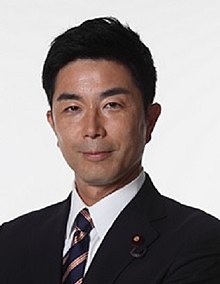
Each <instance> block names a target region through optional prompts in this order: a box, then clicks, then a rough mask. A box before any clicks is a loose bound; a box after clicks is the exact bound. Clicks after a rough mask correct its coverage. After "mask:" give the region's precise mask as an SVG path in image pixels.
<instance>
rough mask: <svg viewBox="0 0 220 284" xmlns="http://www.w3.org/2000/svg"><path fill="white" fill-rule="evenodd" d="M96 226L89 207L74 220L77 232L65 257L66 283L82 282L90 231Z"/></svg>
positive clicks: (64, 276) (64, 271) (64, 278)
mask: <svg viewBox="0 0 220 284" xmlns="http://www.w3.org/2000/svg"><path fill="white" fill-rule="evenodd" d="M92 228H94V225H93V222H92V219H91V216H90V214H89V211H88V209H86V208H85V209H83V210H81V211H80V212H79V214H78V215H77V217H76V219H75V222H74V230H75V233H74V235H73V241H72V246H71V248H70V249H69V251H68V253H67V254H66V256H65V257H64V259H63V279H62V283H64V284H80V283H82V280H83V275H84V269H85V265H86V260H87V256H88V250H89V241H90V237H89V233H90V231H91V230H92Z"/></svg>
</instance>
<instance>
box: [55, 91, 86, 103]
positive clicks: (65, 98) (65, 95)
mask: <svg viewBox="0 0 220 284" xmlns="http://www.w3.org/2000/svg"><path fill="white" fill-rule="evenodd" d="M81 99H82V97H81V96H79V95H76V94H68V93H62V94H61V95H59V97H58V98H57V101H58V102H59V101H68V100H77V101H80V100H81Z"/></svg>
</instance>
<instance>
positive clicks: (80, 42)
mask: <svg viewBox="0 0 220 284" xmlns="http://www.w3.org/2000/svg"><path fill="white" fill-rule="evenodd" d="M77 59H106V60H113V61H116V62H118V63H121V64H123V65H124V66H125V67H127V68H128V70H129V71H130V72H131V75H132V76H133V78H134V82H135V83H136V85H137V87H138V89H139V90H140V92H141V94H142V97H143V105H144V107H146V106H147V105H148V104H150V103H152V102H153V99H154V96H155V88H156V79H157V75H156V69H155V67H154V62H153V59H152V56H151V53H150V50H149V48H148V47H147V46H146V45H145V44H144V43H143V42H142V41H141V39H140V37H139V35H138V34H137V33H136V32H134V31H133V30H131V28H130V27H129V26H128V25H122V24H121V23H120V22H119V21H118V20H117V19H116V18H113V17H101V18H95V19H90V20H87V21H85V22H83V23H82V24H81V25H79V26H76V27H73V28H70V29H68V30H67V31H66V32H64V33H63V34H61V35H59V36H58V37H56V38H55V40H54V41H53V42H52V44H51V47H50V49H49V52H48V54H47V57H46V60H45V62H44V66H43V73H42V82H43V88H44V90H45V92H46V94H47V98H48V102H49V105H50V106H51V107H52V102H53V94H54V88H55V81H56V77H57V74H58V72H59V70H60V69H61V68H62V67H64V66H65V65H66V64H68V63H69V62H72V61H74V60H77Z"/></svg>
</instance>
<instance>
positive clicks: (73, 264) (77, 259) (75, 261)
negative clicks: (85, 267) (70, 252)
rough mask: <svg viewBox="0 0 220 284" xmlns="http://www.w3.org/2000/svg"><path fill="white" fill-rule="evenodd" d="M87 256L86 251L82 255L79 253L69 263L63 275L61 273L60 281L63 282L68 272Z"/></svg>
mask: <svg viewBox="0 0 220 284" xmlns="http://www.w3.org/2000/svg"><path fill="white" fill-rule="evenodd" d="M87 256H88V252H85V253H83V254H82V255H80V256H79V257H77V258H76V259H75V260H74V261H73V262H71V263H70V265H69V266H68V267H67V269H66V271H65V273H64V275H63V279H62V282H64V281H65V280H66V278H67V277H68V275H69V273H70V272H71V271H72V270H73V269H74V268H75V267H76V266H77V265H79V264H80V263H82V262H83V261H84V260H86V258H87Z"/></svg>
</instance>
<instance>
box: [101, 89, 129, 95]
mask: <svg viewBox="0 0 220 284" xmlns="http://www.w3.org/2000/svg"><path fill="white" fill-rule="evenodd" d="M121 94H122V95H130V94H131V92H130V91H129V90H128V89H126V88H124V87H115V88H111V89H109V90H106V91H104V92H102V93H101V97H102V98H107V97H111V96H116V95H121Z"/></svg>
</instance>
